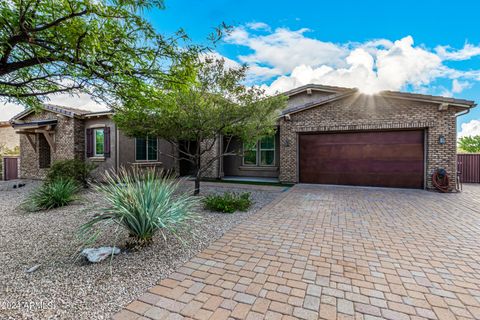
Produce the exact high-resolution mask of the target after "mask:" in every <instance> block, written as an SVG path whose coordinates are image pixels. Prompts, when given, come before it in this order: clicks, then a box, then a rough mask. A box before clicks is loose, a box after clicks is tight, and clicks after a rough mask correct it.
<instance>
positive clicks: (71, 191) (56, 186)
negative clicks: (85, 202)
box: [22, 179, 80, 211]
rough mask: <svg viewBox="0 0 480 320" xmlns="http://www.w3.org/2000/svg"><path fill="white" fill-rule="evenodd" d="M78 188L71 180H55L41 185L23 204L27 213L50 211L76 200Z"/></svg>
mask: <svg viewBox="0 0 480 320" xmlns="http://www.w3.org/2000/svg"><path fill="white" fill-rule="evenodd" d="M79 190H80V186H79V185H78V184H77V183H76V182H75V181H74V180H72V179H56V180H53V181H50V182H46V183H44V184H42V186H41V187H39V188H37V189H36V190H35V191H34V192H33V193H32V194H31V195H30V196H29V197H28V198H27V199H26V200H25V201H24V202H23V203H22V207H23V208H25V209H26V210H27V211H39V210H50V209H53V208H59V207H63V206H66V205H67V204H69V203H70V202H72V201H74V200H76V199H77V196H76V193H77V192H78V191H79Z"/></svg>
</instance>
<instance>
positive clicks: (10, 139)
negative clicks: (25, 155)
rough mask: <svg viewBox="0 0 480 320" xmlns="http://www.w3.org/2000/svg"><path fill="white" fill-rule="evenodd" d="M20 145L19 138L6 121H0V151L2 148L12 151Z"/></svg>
mask: <svg viewBox="0 0 480 320" xmlns="http://www.w3.org/2000/svg"><path fill="white" fill-rule="evenodd" d="M18 147H20V138H19V136H18V135H17V134H15V130H14V129H13V128H12V125H11V124H10V122H8V121H0V153H1V152H3V151H4V150H8V151H14V150H15V149H17V148H18Z"/></svg>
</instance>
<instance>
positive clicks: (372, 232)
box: [114, 185, 480, 320]
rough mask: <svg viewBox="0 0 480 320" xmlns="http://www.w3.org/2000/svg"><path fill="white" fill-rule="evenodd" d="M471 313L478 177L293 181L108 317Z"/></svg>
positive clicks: (478, 232) (479, 218) (479, 294)
mask: <svg viewBox="0 0 480 320" xmlns="http://www.w3.org/2000/svg"><path fill="white" fill-rule="evenodd" d="M475 317H476V318H477V319H480V186H473V185H467V186H465V188H464V192H463V193H461V194H438V193H433V192H427V191H420V190H393V189H392V190H388V189H369V188H353V187H352V188H350V187H328V186H315V185H297V186H295V187H293V188H292V189H290V190H289V191H288V192H285V193H283V194H282V195H281V196H279V198H278V199H277V200H275V201H274V202H273V203H271V204H270V205H268V206H267V207H265V208H264V209H262V210H261V211H260V212H258V213H257V214H256V215H254V216H253V217H252V218H251V219H250V220H249V221H247V222H244V223H242V224H240V225H238V226H236V227H234V228H233V229H232V230H231V231H229V232H228V233H227V234H225V235H224V236H223V237H222V238H220V239H219V240H217V241H215V242H214V243H213V244H212V245H210V246H209V247H208V248H207V249H205V250H204V251H203V252H201V253H199V254H198V255H197V256H196V257H194V258H192V259H191V260H190V261H188V262H187V263H185V264H184V265H183V266H182V267H181V268H179V269H178V270H177V272H176V273H174V274H172V275H171V276H170V278H168V279H164V280H162V281H160V283H159V284H158V285H156V286H154V287H152V288H151V289H150V290H149V292H148V293H146V294H144V295H143V296H142V297H140V298H139V300H138V301H134V302H132V303H130V304H129V305H128V306H126V307H125V309H124V310H123V311H122V312H120V313H118V314H116V315H115V316H114V319H183V318H189V319H190V318H191V319H336V318H337V319H380V318H383V319H412V320H413V319H455V318H458V319H475Z"/></svg>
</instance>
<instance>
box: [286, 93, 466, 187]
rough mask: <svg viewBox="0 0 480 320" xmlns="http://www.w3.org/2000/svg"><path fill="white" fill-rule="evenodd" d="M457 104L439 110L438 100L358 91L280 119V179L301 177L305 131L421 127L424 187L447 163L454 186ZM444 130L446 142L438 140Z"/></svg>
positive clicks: (288, 180)
mask: <svg viewBox="0 0 480 320" xmlns="http://www.w3.org/2000/svg"><path fill="white" fill-rule="evenodd" d="M459 111H460V110H459V109H456V108H454V107H450V108H448V110H445V111H439V108H438V104H434V103H426V102H418V101H411V100H405V99H393V98H386V97H380V96H373V97H372V96H368V95H360V94H355V95H353V96H350V97H347V98H344V99H341V100H338V101H333V102H330V103H327V104H324V105H321V106H318V107H315V108H312V109H308V110H305V111H302V112H298V113H294V114H291V116H290V121H286V120H285V119H281V120H280V181H282V182H294V183H296V182H298V171H297V170H298V165H297V139H298V133H301V132H327V131H359V130H388V129H407V128H408V129H410V128H418V129H425V130H426V141H425V145H426V175H427V181H426V187H427V188H432V182H431V174H432V173H433V171H434V170H435V169H437V168H444V169H446V170H447V172H448V173H449V175H450V178H451V185H452V187H453V186H454V185H455V178H456V170H457V160H456V159H457V158H456V118H455V114H456V113H457V112H459ZM440 135H444V136H445V138H446V140H447V143H446V144H444V145H440V144H439V143H438V138H439V136H440Z"/></svg>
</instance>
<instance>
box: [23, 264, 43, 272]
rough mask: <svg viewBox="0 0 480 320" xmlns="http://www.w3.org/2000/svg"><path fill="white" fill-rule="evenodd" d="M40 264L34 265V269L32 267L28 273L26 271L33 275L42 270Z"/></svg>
mask: <svg viewBox="0 0 480 320" xmlns="http://www.w3.org/2000/svg"><path fill="white" fill-rule="evenodd" d="M40 266H41V265H40V264H37V265H34V266H33V267H31V268H30V269H28V270H27V271H25V272H26V273H32V272H35V271H37V269H38V268H40Z"/></svg>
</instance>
